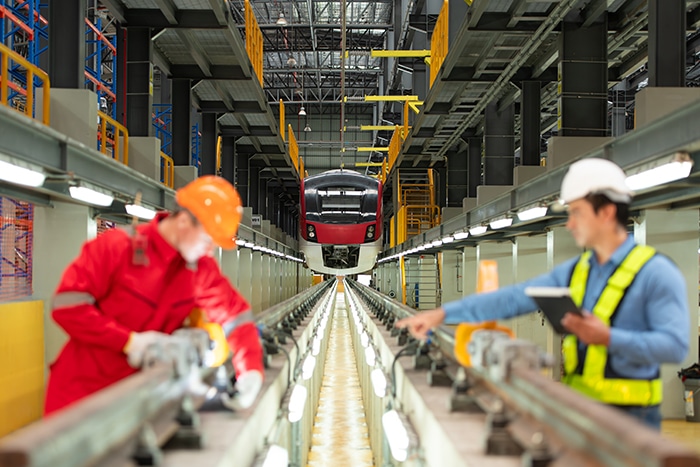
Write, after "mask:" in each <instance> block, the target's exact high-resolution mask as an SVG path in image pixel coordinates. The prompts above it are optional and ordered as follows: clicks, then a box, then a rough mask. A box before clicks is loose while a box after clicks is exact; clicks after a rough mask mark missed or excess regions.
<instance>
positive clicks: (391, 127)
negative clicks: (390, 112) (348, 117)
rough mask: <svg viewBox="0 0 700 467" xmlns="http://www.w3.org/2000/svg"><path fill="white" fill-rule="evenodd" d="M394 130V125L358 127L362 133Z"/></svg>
mask: <svg viewBox="0 0 700 467" xmlns="http://www.w3.org/2000/svg"><path fill="white" fill-rule="evenodd" d="M409 128H410V127H409ZM394 129H396V125H360V130H362V131H394Z"/></svg>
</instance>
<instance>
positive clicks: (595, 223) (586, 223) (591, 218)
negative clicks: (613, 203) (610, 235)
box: [566, 199, 607, 248]
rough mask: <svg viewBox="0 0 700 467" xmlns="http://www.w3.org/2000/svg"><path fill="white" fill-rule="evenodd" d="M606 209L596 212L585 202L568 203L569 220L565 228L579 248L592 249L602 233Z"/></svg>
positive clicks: (579, 200) (580, 200)
mask: <svg viewBox="0 0 700 467" xmlns="http://www.w3.org/2000/svg"><path fill="white" fill-rule="evenodd" d="M606 211H607V210H606V209H605V208H601V209H599V210H598V212H595V211H594V210H593V205H592V204H591V203H590V202H589V201H587V200H585V199H578V200H576V201H572V202H571V203H569V220H568V221H567V222H566V228H567V229H569V231H570V232H571V235H572V236H573V237H574V241H576V245H578V246H579V247H585V248H592V247H594V246H595V245H596V244H597V242H598V240H599V239H600V236H601V235H602V232H603V225H604V224H605V220H606V217H607V216H606Z"/></svg>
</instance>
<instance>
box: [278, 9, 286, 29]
mask: <svg viewBox="0 0 700 467" xmlns="http://www.w3.org/2000/svg"><path fill="white" fill-rule="evenodd" d="M276 24H277V26H286V25H287V18H285V17H284V13H283V12H281V11H280V16H279V18H277V23H276Z"/></svg>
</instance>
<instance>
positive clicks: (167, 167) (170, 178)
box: [160, 151, 175, 188]
mask: <svg viewBox="0 0 700 467" xmlns="http://www.w3.org/2000/svg"><path fill="white" fill-rule="evenodd" d="M160 158H161V159H163V185H165V186H167V187H170V188H173V187H174V186H175V161H173V158H172V157H170V156H168V155H167V154H166V153H164V152H163V151H161V152H160Z"/></svg>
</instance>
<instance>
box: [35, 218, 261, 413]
mask: <svg viewBox="0 0 700 467" xmlns="http://www.w3.org/2000/svg"><path fill="white" fill-rule="evenodd" d="M166 216H167V214H166V213H159V214H158V216H157V217H156V218H155V219H154V220H153V221H151V222H150V223H148V224H144V225H141V226H138V227H137V229H138V231H139V232H140V236H139V237H138V238H139V239H145V240H146V245H145V252H146V256H147V258H148V264H147V265H139V264H135V263H138V261H135V260H134V238H133V237H132V236H130V235H129V234H128V233H126V232H124V231H122V230H118V229H114V230H110V231H108V232H106V233H104V234H102V235H101V236H100V237H98V238H96V239H95V240H92V241H90V242H87V243H85V245H84V246H83V249H82V251H81V253H80V256H78V258H77V259H76V260H75V261H74V262H73V263H72V264H71V265H70V266H68V268H67V269H66V271H65V272H64V273H63V277H62V279H61V283H60V284H59V286H58V289H57V291H56V296H55V298H54V308H53V313H52V315H53V318H54V320H55V321H56V322H57V323H58V324H59V325H60V326H61V327H62V328H63V329H64V330H65V331H66V332H67V333H68V336H69V338H70V339H69V341H68V342H67V343H66V345H65V346H64V347H63V349H62V350H61V353H60V354H59V355H58V358H57V359H56V361H55V362H54V363H53V364H52V365H51V374H50V377H49V383H48V388H47V392H46V405H45V407H44V413H45V414H49V413H51V412H54V411H56V410H58V409H60V408H62V407H65V406H66V405H68V404H70V403H72V402H75V401H77V400H79V399H81V398H83V397H85V396H87V395H89V394H92V393H94V392H96V391H98V390H100V389H103V388H104V387H106V386H109V385H110V384H112V383H114V382H116V381H119V380H120V379H122V378H124V377H126V376H129V375H131V374H133V373H135V372H136V371H138V370H135V369H134V368H131V367H130V366H129V364H128V363H127V360H126V355H125V354H124V353H123V349H124V346H125V345H126V343H127V341H128V338H129V334H130V332H131V331H135V332H143V331H160V332H164V333H167V334H170V333H172V332H173V331H175V330H176V329H178V328H180V327H182V324H183V321H184V320H185V319H186V318H187V317H188V316H189V314H190V312H191V311H192V309H193V308H195V307H199V308H201V309H202V310H204V311H205V312H206V314H207V317H208V319H209V321H212V322H215V323H219V324H222V325H225V326H224V328H225V329H230V328H231V327H233V329H234V330H233V332H231V333H230V334H229V335H228V342H229V345H230V347H231V348H232V350H233V351H234V357H233V367H234V369H235V370H236V374H241V373H243V372H245V371H248V370H258V371H260V372H261V373H262V372H263V363H262V348H261V346H260V341H259V339H258V334H257V329H256V327H255V324H254V323H253V320H252V313H251V312H250V305H248V303H247V302H246V300H245V299H244V298H243V297H242V296H241V295H240V294H239V293H238V292H237V291H236V290H234V289H233V287H232V286H231V284H230V283H229V281H228V280H227V279H226V278H225V277H224V276H223V275H222V274H221V272H220V270H219V266H218V265H217V263H216V261H215V260H214V259H213V258H210V257H204V258H201V259H200V260H199V262H198V264H197V267H196V269H194V268H188V267H187V264H186V263H185V261H184V259H183V258H182V256H180V254H179V253H178V252H177V250H175V249H174V248H173V247H172V246H171V245H170V244H168V243H167V242H166V241H165V240H164V239H163V237H161V235H160V234H159V233H158V231H157V224H158V222H159V221H160V220H161V219H163V218H164V217H166Z"/></svg>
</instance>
